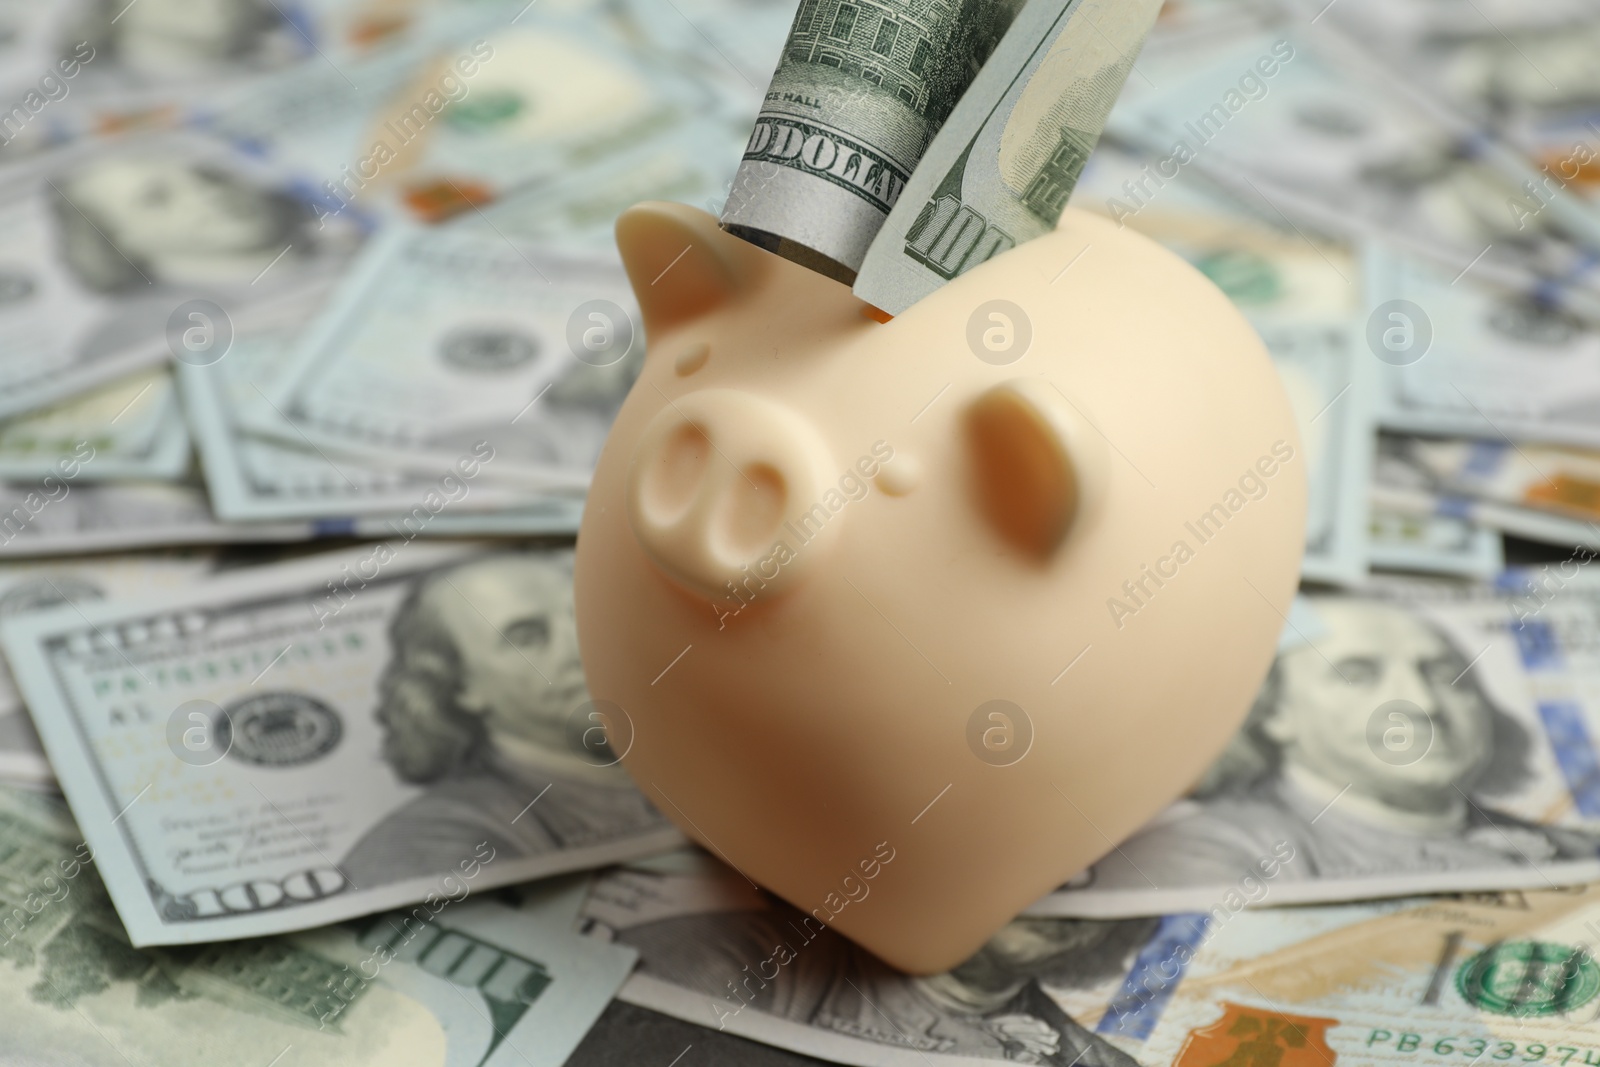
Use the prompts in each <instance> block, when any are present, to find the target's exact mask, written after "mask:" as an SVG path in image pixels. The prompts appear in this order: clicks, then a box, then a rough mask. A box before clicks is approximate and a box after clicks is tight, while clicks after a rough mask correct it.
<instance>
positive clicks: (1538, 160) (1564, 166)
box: [1297, 0, 1600, 210]
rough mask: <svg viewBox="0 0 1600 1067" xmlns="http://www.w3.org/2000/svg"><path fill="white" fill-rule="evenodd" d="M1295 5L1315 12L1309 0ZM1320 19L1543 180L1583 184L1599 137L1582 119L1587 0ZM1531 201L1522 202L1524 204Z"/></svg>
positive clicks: (1384, 9)
mask: <svg viewBox="0 0 1600 1067" xmlns="http://www.w3.org/2000/svg"><path fill="white" fill-rule="evenodd" d="M1297 6H1298V7H1299V8H1300V9H1301V10H1305V11H1306V12H1307V14H1309V15H1315V14H1317V8H1316V7H1315V6H1313V5H1310V4H1304V3H1302V4H1298V5H1297ZM1318 21H1319V24H1320V25H1323V26H1325V27H1326V29H1327V30H1329V31H1334V32H1338V33H1342V34H1345V35H1347V36H1349V37H1350V38H1351V39H1352V41H1353V42H1355V43H1357V44H1358V45H1359V46H1360V47H1361V48H1363V49H1364V50H1366V51H1367V52H1368V53H1370V54H1371V55H1373V56H1376V57H1378V58H1379V59H1381V60H1382V61H1383V62H1384V64H1385V65H1386V66H1387V67H1389V68H1390V69H1391V70H1393V71H1395V72H1396V73H1397V74H1398V75H1402V76H1404V77H1405V78H1407V80H1409V81H1410V82H1412V83H1413V84H1415V85H1416V86H1417V87H1418V88H1419V89H1420V90H1423V91H1425V92H1426V93H1428V94H1429V95H1430V96H1431V97H1432V98H1433V99H1434V100H1436V101H1437V102H1438V103H1439V104H1440V105H1441V106H1445V107H1449V108H1451V109H1453V110H1455V111H1456V112H1458V113H1459V114H1460V115H1461V116H1462V117H1463V118H1464V119H1465V120H1466V121H1468V122H1471V123H1472V124H1474V125H1475V126H1477V127H1478V128H1480V129H1483V130H1490V131H1493V132H1494V133H1495V134H1497V135H1499V136H1500V137H1503V138H1505V139H1506V140H1507V141H1509V142H1510V143H1511V144H1514V145H1516V146H1517V147H1519V148H1520V149H1522V150H1523V151H1524V152H1525V153H1526V154H1527V156H1528V157H1529V160H1530V162H1531V163H1533V164H1534V165H1536V166H1543V167H1544V168H1546V174H1548V175H1549V178H1550V180H1553V181H1554V182H1558V183H1560V184H1563V185H1565V184H1569V183H1572V184H1574V188H1575V189H1576V190H1577V191H1578V192H1580V193H1582V192H1584V191H1585V187H1586V184H1587V183H1586V182H1584V181H1583V180H1581V171H1582V170H1583V169H1584V168H1586V167H1587V166H1588V164H1590V163H1591V162H1593V159H1594V154H1593V153H1594V148H1595V144H1596V142H1595V140H1594V131H1593V130H1591V129H1589V128H1588V125H1587V123H1586V121H1585V119H1586V118H1587V116H1589V115H1591V114H1592V113H1593V111H1594V108H1595V106H1596V105H1597V104H1600V85H1597V83H1596V81H1595V78H1594V72H1593V67H1592V65H1590V64H1589V63H1588V62H1587V57H1588V55H1589V54H1590V53H1591V52H1592V51H1593V49H1594V48H1595V47H1596V45H1597V43H1600V25H1597V24H1596V22H1595V19H1594V9H1593V8H1592V7H1591V6H1589V5H1588V4H1585V3H1582V2H1573V3H1553V4H1543V5H1519V4H1512V3H1497V4H1490V5H1487V6H1486V7H1485V8H1484V17H1483V18H1481V19H1476V20H1472V21H1470V22H1469V21H1466V20H1463V19H1460V18H1455V17H1452V14H1451V13H1450V12H1449V10H1448V8H1447V6H1446V5H1437V4H1430V3H1426V2H1403V3H1393V4H1389V3H1381V2H1378V0H1358V2H1356V3H1353V4H1349V5H1343V4H1341V6H1340V7H1338V8H1337V9H1330V10H1329V11H1328V14H1327V17H1326V18H1323V19H1319V20H1318ZM1575 179H1577V181H1576V182H1575ZM1538 204H1539V200H1538V199H1537V198H1529V199H1527V200H1525V201H1523V205H1526V207H1524V209H1525V210H1526V209H1528V208H1530V207H1531V208H1533V209H1537V206H1538Z"/></svg>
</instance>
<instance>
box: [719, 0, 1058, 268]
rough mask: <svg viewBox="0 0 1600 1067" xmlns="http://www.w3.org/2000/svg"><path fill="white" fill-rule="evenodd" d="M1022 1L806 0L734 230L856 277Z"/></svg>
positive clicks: (730, 215)
mask: <svg viewBox="0 0 1600 1067" xmlns="http://www.w3.org/2000/svg"><path fill="white" fill-rule="evenodd" d="M1068 3H1070V0H1068ZM1022 6H1023V5H1022V4H1021V3H1020V2H1019V0H963V2H962V3H959V4H941V5H939V6H938V7H933V8H927V7H924V6H923V5H920V4H916V3H911V2H908V0H893V2H891V3H887V4H884V5H882V6H865V7H864V6H861V5H859V4H851V3H844V2H842V0H804V2H803V3H802V4H801V5H800V9H799V11H797V12H796V14H795V19H794V24H793V25H792V26H791V27H790V29H789V37H788V40H787V41H786V42H785V43H784V46H783V53H782V56H781V57H780V58H779V60H778V67H777V70H776V71H774V72H773V75H772V84H771V85H770V86H769V87H768V89H767V93H766V96H765V98H764V99H763V100H762V103H761V112H760V114H759V115H757V117H756V123H755V128H754V130H753V131H752V132H751V134H750V141H749V143H748V144H747V145H746V146H745V150H744V157H743V159H742V160H741V162H740V164H739V170H738V173H736V174H735V175H734V181H733V187H732V188H731V189H730V191H729V195H728V202H727V205H726V207H725V208H724V209H723V212H722V225H723V226H724V227H725V228H727V229H728V230H729V231H730V232H732V233H735V234H737V235H739V236H741V237H743V238H745V239H746V240H748V241H751V242H753V243H755V244H758V245H761V246H762V247H764V248H767V249H768V250H770V251H773V252H776V253H778V254H779V255H782V256H785V257H787V258H789V259H793V260H794V261H795V262H797V263H800V264H802V265H803V266H807V267H810V268H812V269H813V270H817V271H819V272H821V273H823V274H826V275H828V276H829V277H833V278H837V279H838V280H839V281H842V282H846V283H849V282H853V281H854V280H855V276H856V272H857V270H859V269H860V267H861V264H862V260H863V258H864V257H865V256H866V254H867V250H868V247H869V246H870V245H871V244H872V242H873V240H874V239H875V238H876V236H877V234H878V232H879V229H880V227H882V226H883V224H884V221H885V219H887V218H888V216H889V214H890V212H891V210H892V209H893V208H894V206H895V205H896V204H897V203H898V202H899V201H900V198H901V196H902V195H903V193H904V190H905V187H906V185H907V183H908V182H910V181H911V178H912V175H913V173H914V172H915V171H916V168H917V167H918V166H919V161H920V160H921V159H922V158H923V154H924V153H925V152H926V151H927V150H928V149H929V147H930V146H931V145H932V144H933V143H934V141H935V137H936V135H937V134H938V132H939V130H940V129H941V128H942V127H943V125H944V124H945V123H946V122H947V121H948V120H949V118H950V116H951V115H952V113H953V112H954V111H955V109H956V107H957V105H958V102H959V101H960V100H962V99H963V95H962V94H963V93H965V92H966V91H967V90H968V87H969V86H970V85H971V84H972V82H973V79H974V77H975V76H976V75H977V74H978V72H979V70H980V69H981V68H983V66H984V63H985V61H986V60H987V59H989V58H990V56H991V54H992V53H993V52H994V51H995V49H996V46H997V45H998V44H999V43H1000V42H1001V39H1002V37H1003V36H1004V35H1005V33H1006V31H1007V29H1008V27H1009V26H1010V25H1011V24H1012V21H1013V20H1014V19H1015V18H1016V17H1017V14H1018V12H1019V10H1020V9H1021V8H1022ZM1054 6H1056V7H1060V6H1061V3H1060V0H1054ZM1013 62H1014V61H1013Z"/></svg>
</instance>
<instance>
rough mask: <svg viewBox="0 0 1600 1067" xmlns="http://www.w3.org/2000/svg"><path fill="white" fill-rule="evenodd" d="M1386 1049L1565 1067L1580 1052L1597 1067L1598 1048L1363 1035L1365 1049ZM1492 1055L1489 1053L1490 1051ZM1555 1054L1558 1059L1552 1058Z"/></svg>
mask: <svg viewBox="0 0 1600 1067" xmlns="http://www.w3.org/2000/svg"><path fill="white" fill-rule="evenodd" d="M1383 1046H1388V1047H1390V1048H1393V1049H1394V1050H1395V1051H1396V1052H1410V1053H1413V1054H1415V1055H1421V1054H1423V1053H1429V1054H1432V1055H1435V1056H1465V1057H1466V1058H1467V1059H1469V1060H1476V1059H1479V1058H1484V1059H1491V1060H1501V1061H1504V1060H1521V1061H1522V1062H1524V1063H1538V1062H1540V1061H1541V1060H1544V1059H1545V1057H1546V1056H1549V1057H1550V1060H1549V1062H1551V1063H1557V1064H1561V1065H1562V1067H1565V1065H1566V1064H1568V1063H1570V1062H1571V1061H1572V1058H1573V1057H1574V1056H1576V1055H1577V1054H1578V1053H1580V1052H1581V1053H1583V1062H1584V1063H1585V1064H1587V1065H1588V1067H1600V1049H1589V1048H1574V1047H1573V1046H1571V1045H1557V1046H1555V1047H1554V1048H1551V1047H1550V1046H1549V1045H1546V1044H1543V1043H1542V1042H1538V1041H1529V1042H1527V1043H1525V1044H1519V1043H1518V1042H1515V1041H1490V1040H1488V1039H1486V1038H1482V1037H1471V1038H1467V1037H1456V1036H1450V1037H1441V1038H1437V1039H1433V1040H1432V1041H1431V1043H1430V1039H1429V1038H1428V1037H1427V1036H1425V1035H1423V1034H1414V1033H1410V1032H1408V1031H1401V1032H1399V1033H1396V1032H1394V1031H1392V1030H1384V1029H1380V1028H1376V1027H1375V1028H1373V1030H1372V1032H1371V1033H1370V1034H1368V1035H1367V1042H1366V1047H1367V1048H1377V1047H1383ZM1491 1048H1492V1049H1493V1050H1494V1051H1493V1052H1490V1051H1489V1050H1490V1049H1491ZM1557 1054H1559V1055H1560V1059H1556V1058H1555V1056H1556V1055H1557Z"/></svg>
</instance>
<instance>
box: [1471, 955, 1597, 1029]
mask: <svg viewBox="0 0 1600 1067" xmlns="http://www.w3.org/2000/svg"><path fill="white" fill-rule="evenodd" d="M1456 989H1458V990H1459V991H1460V993H1461V996H1462V998H1463V999H1464V1000H1465V1001H1466V1002H1467V1003H1468V1004H1471V1005H1473V1006H1474V1007H1476V1008H1481V1009H1482V1010H1484V1011H1492V1012H1494V1013H1495V1014H1497V1015H1561V1014H1564V1013H1566V1012H1569V1011H1572V1010H1573V1009H1574V1008H1581V1007H1582V1006H1583V1005H1585V1004H1587V1003H1589V1002H1590V1001H1591V1000H1593V999H1594V998H1595V996H1596V995H1597V994H1600V964H1596V963H1595V961H1594V958H1593V957H1592V956H1590V955H1589V953H1588V952H1586V951H1584V950H1583V949H1581V948H1574V947H1573V946H1571V945H1558V944H1556V943H1555V942H1552V941H1501V942H1498V943H1496V944H1493V945H1490V946H1489V947H1488V948H1486V949H1484V950H1483V951H1482V952H1479V953H1478V954H1477V955H1475V956H1473V957H1472V958H1471V959H1469V960H1467V961H1466V962H1465V963H1463V964H1462V965H1461V967H1460V969H1459V970H1457V971H1456Z"/></svg>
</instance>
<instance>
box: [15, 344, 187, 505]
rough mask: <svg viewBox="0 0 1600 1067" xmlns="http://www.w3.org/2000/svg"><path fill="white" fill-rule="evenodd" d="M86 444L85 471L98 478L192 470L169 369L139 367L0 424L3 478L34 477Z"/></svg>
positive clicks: (27, 479)
mask: <svg viewBox="0 0 1600 1067" xmlns="http://www.w3.org/2000/svg"><path fill="white" fill-rule="evenodd" d="M85 445H86V446H90V448H93V450H94V461H96V462H94V466H93V469H91V470H88V469H86V470H85V477H91V478H94V480H98V482H104V480H141V482H147V480H166V478H179V477H182V475H184V472H186V470H187V469H189V461H190V456H189V429H187V426H186V424H184V419H182V414H181V413H179V411H178V397H176V390H174V389H173V379H171V376H170V374H168V373H166V371H165V370H152V371H144V373H139V374H134V376H131V378H130V379H126V381H122V382H114V384H110V386H104V387H99V389H93V390H90V392H86V394H83V395H80V397H72V398H69V400H64V402H61V403H58V405H53V406H50V408H42V410H38V411H34V413H29V414H24V416H18V418H14V419H6V421H3V422H0V478H3V480H8V482H37V480H40V478H45V477H48V475H51V474H56V472H58V469H59V467H61V464H62V462H64V461H69V459H70V458H72V456H74V454H75V453H77V451H78V450H80V448H82V446H85Z"/></svg>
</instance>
